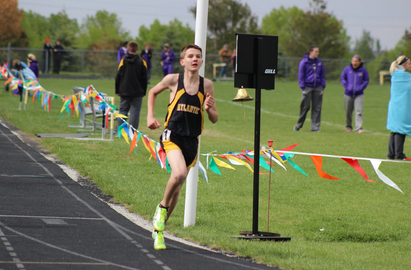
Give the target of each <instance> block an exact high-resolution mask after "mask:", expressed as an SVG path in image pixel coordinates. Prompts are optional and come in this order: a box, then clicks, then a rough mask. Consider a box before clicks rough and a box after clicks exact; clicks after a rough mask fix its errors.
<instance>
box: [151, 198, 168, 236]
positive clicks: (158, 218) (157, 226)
mask: <svg viewBox="0 0 411 270" xmlns="http://www.w3.org/2000/svg"><path fill="white" fill-rule="evenodd" d="M166 218H167V209H166V208H162V207H160V204H159V205H157V208H156V212H155V213H154V218H153V227H154V230H157V231H159V232H162V231H164V226H165V222H166Z"/></svg>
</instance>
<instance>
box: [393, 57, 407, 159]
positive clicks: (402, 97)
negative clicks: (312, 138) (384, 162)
mask: <svg viewBox="0 0 411 270" xmlns="http://www.w3.org/2000/svg"><path fill="white" fill-rule="evenodd" d="M390 73H391V90H390V94H391V97H390V101H389V103H388V117H387V129H388V130H391V134H390V138H389V140H388V155H387V158H389V159H401V160H407V161H411V158H407V157H406V156H405V154H404V142H405V136H406V135H408V136H411V61H410V59H408V58H407V57H405V56H404V55H402V56H400V57H398V58H397V60H395V61H394V62H392V63H391V66H390Z"/></svg>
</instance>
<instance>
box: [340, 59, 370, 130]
mask: <svg viewBox="0 0 411 270" xmlns="http://www.w3.org/2000/svg"><path fill="white" fill-rule="evenodd" d="M369 81H370V79H369V77H368V71H367V69H366V68H365V67H363V62H362V61H361V57H360V56H358V55H354V56H353V58H352V59H351V64H350V65H349V66H346V67H345V68H344V70H343V72H342V74H341V84H342V85H343V86H344V89H345V93H344V108H345V119H346V121H345V123H346V125H345V131H347V132H351V131H352V113H353V111H354V110H355V132H357V133H362V132H363V129H362V123H363V117H362V110H363V104H364V90H365V88H367V86H368V82H369Z"/></svg>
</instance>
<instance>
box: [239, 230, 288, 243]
mask: <svg viewBox="0 0 411 270" xmlns="http://www.w3.org/2000/svg"><path fill="white" fill-rule="evenodd" d="M234 237H235V238H238V239H245V240H255V239H256V240H264V241H276V242H289V241H291V237H289V236H281V235H280V234H279V233H271V232H257V234H253V232H252V231H240V236H234Z"/></svg>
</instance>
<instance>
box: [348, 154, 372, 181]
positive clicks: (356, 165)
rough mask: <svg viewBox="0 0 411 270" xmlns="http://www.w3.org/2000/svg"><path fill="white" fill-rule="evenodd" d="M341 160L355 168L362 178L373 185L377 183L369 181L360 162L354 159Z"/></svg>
mask: <svg viewBox="0 0 411 270" xmlns="http://www.w3.org/2000/svg"><path fill="white" fill-rule="evenodd" d="M341 159H342V160H344V161H345V162H347V163H348V164H350V166H351V167H353V168H354V169H355V170H356V171H357V172H358V173H359V174H361V176H362V177H364V179H365V180H367V181H368V182H371V183H376V182H375V181H372V180H370V179H368V176H367V174H366V173H365V171H364V169H363V168H361V166H360V163H359V162H358V160H356V159H352V158H341Z"/></svg>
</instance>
